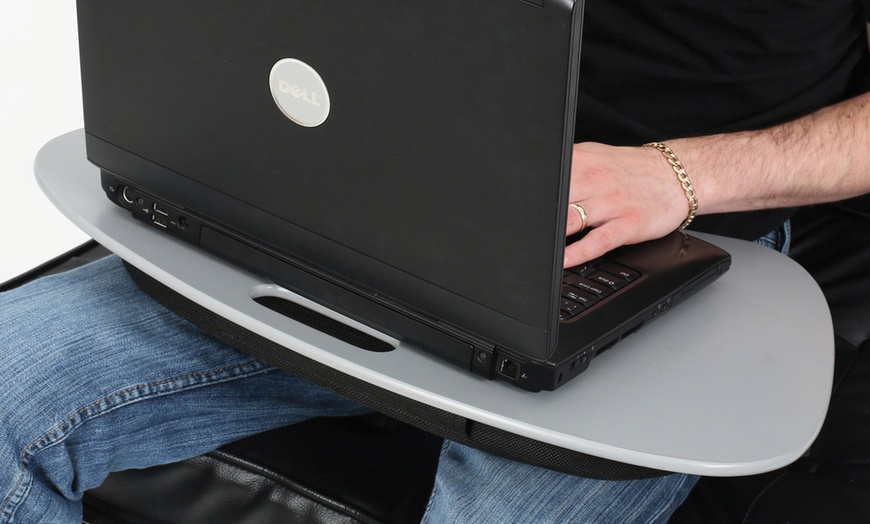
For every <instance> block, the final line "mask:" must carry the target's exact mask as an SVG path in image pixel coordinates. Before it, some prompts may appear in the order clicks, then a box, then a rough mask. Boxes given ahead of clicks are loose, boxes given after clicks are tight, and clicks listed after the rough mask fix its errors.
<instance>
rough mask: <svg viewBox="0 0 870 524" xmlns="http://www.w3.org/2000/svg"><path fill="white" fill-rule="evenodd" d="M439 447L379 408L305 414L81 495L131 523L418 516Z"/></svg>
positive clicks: (118, 476) (400, 519)
mask: <svg viewBox="0 0 870 524" xmlns="http://www.w3.org/2000/svg"><path fill="white" fill-rule="evenodd" d="M440 449H441V439H439V438H437V437H434V436H432V435H430V434H428V433H425V432H423V431H420V430H417V429H415V428H412V427H411V426H408V425H406V424H403V423H400V422H396V421H395V420H392V419H389V418H387V417H385V416H382V415H377V414H374V415H366V416H362V417H349V418H320V419H313V420H310V421H307V422H304V423H302V424H297V425H294V426H290V427H286V428H281V429H277V430H274V431H269V432H266V433H261V434H259V435H254V436H252V437H249V438H247V439H244V440H241V441H239V442H236V443H233V444H230V445H228V446H226V447H224V448H222V449H220V450H217V451H215V452H212V453H208V454H206V455H203V456H200V457H196V458H193V459H190V460H186V461H183V462H178V463H175V464H168V465H165V466H159V467H152V468H148V469H145V470H132V471H125V472H120V473H115V474H113V475H111V476H110V477H109V479H108V481H106V482H105V483H104V484H103V485H102V486H101V487H99V488H97V489H95V490H92V491H90V492H89V493H88V495H87V498H86V501H87V502H88V503H89V504H92V505H96V506H98V507H99V508H100V509H101V510H103V511H104V512H106V513H108V514H111V515H114V516H115V517H116V518H119V519H120V520H121V521H122V522H131V523H138V522H148V523H153V524H158V523H166V524H181V523H183V524H213V523H218V522H219V523H251V524H254V523H256V524H261V523H271V522H293V523H310V524H324V523H329V524H333V523H356V522H363V523H410V522H419V521H420V518H421V517H422V515H423V511H424V510H425V507H426V503H427V501H428V499H429V494H430V492H431V490H432V484H433V481H434V478H435V469H436V467H437V464H438V456H439V452H440Z"/></svg>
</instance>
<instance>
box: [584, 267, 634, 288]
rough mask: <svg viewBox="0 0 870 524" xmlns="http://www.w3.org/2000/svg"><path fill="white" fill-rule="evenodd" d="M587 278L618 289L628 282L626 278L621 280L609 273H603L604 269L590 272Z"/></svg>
mask: <svg viewBox="0 0 870 524" xmlns="http://www.w3.org/2000/svg"><path fill="white" fill-rule="evenodd" d="M589 280H591V281H593V282H598V283H599V284H604V285H605V286H607V287H609V288H611V289H619V288H621V287H622V286H625V285H626V284H628V280H623V279H621V278H619V277H617V276H615V275H612V274H610V273H605V272H604V271H596V272H595V273H592V274H591V275H589Z"/></svg>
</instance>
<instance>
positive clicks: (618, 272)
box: [599, 261, 640, 282]
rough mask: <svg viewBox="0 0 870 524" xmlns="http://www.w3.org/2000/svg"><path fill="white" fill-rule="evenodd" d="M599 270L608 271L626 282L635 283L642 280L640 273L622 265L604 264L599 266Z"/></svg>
mask: <svg viewBox="0 0 870 524" xmlns="http://www.w3.org/2000/svg"><path fill="white" fill-rule="evenodd" d="M599 269H601V270H603V271H607V272H608V273H610V274H611V275H615V276H618V277H620V278H622V279H624V280H627V281H628V282H633V281H635V280H637V279H638V278H640V273H638V272H637V271H635V270H633V269H631V268H628V267H625V266H623V265H621V264H617V263H615V262H610V261H608V262H604V263H603V264H601V266H599Z"/></svg>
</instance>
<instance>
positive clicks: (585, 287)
mask: <svg viewBox="0 0 870 524" xmlns="http://www.w3.org/2000/svg"><path fill="white" fill-rule="evenodd" d="M566 283H567V284H568V285H569V286H572V287H576V288H577V289H580V290H581V291H585V292H587V293H591V294H592V295H593V296H596V297H598V298H604V297H606V296H609V295H611V294H612V293H613V289H612V288H609V287H607V286H605V285H603V284H601V283H598V282H595V281H592V280H589V279H588V278H572V279H566Z"/></svg>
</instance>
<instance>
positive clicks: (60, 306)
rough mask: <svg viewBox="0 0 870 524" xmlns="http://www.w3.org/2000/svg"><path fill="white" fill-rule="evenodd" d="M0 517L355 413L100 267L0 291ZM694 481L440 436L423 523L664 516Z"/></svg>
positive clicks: (11, 518) (72, 514)
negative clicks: (540, 460) (599, 472)
mask: <svg viewBox="0 0 870 524" xmlns="http://www.w3.org/2000/svg"><path fill="white" fill-rule="evenodd" d="M0 399H2V400H0V402H2V403H0V414H2V415H0V416H2V419H0V523H10V522H18V523H24V524H36V523H51V524H61V523H79V522H80V519H81V513H82V507H81V502H80V500H81V497H82V494H83V492H84V491H85V490H87V489H89V488H93V487H96V486H98V485H100V484H101V483H102V482H103V480H104V479H105V477H106V476H107V475H108V474H109V473H110V472H112V471H118V470H123V469H128V468H144V467H148V466H153V465H157V464H164V463H169V462H173V461H178V460H182V459H185V458H188V457H192V456H196V455H199V454H202V453H205V452H208V451H210V450H213V449H215V448H217V447H219V446H221V445H223V444H225V443H228V442H231V441H233V440H237V439H240V438H243V437H245V436H248V435H251V434H254V433H258V432H262V431H265V430H268V429H272V428H276V427H279V426H283V425H287V424H292V423H295V422H300V421H302V420H305V419H308V418H311V417H314V416H322V415H330V416H342V415H353V414H360V413H364V412H366V411H367V409H366V408H363V407H361V406H359V405H357V404H354V403H353V402H351V401H349V400H347V399H344V398H342V397H340V396H338V395H336V394H334V393H331V392H329V391H327V390H324V389H322V388H320V387H317V386H315V385H312V384H311V383H309V382H306V381H304V380H302V379H300V378H297V377H295V376H293V375H290V374H288V373H285V372H283V371H281V370H277V369H274V368H272V367H270V366H269V365H267V364H265V363H263V362H260V361H258V360H256V359H253V358H251V357H249V356H247V355H244V354H241V353H239V352H237V351H235V350H233V349H232V348H230V347H227V346H225V345H223V344H221V343H219V342H217V341H216V340H214V339H212V338H211V337H209V336H208V335H207V334H205V333H203V332H201V331H199V330H198V329H197V328H195V327H193V326H192V325H190V324H188V323H187V322H186V321H184V320H182V319H181V318H179V317H177V316H176V315H174V314H172V313H171V312H169V311H167V310H166V309H164V308H163V307H162V306H160V305H158V304H157V303H156V302H154V301H152V300H151V299H150V298H149V297H148V296H147V295H144V294H143V293H142V292H141V291H139V290H138V288H137V287H136V286H135V284H133V283H132V281H131V280H130V279H129V277H128V276H127V274H126V271H125V270H124V269H123V267H122V265H121V263H120V261H119V260H118V259H117V258H115V257H109V258H106V259H103V260H101V261H98V262H95V263H92V264H89V265H87V266H84V267H82V268H79V269H76V270H73V271H70V272H67V273H64V274H61V275H56V276H53V277H48V278H44V279H41V280H38V281H36V282H33V283H31V284H29V285H27V286H24V287H22V288H19V289H16V290H13V291H10V292H8V293H4V294H0ZM696 480H697V479H696V477H693V476H688V475H677V474H675V475H667V476H663V477H660V478H653V479H645V480H636V481H615V482H609V481H608V482H606V481H599V480H592V479H586V478H581V477H576V476H571V475H565V474H560V473H556V472H553V471H550V470H546V469H541V468H536V467H533V466H528V465H524V464H520V463H517V462H514V461H510V460H507V459H503V458H499V457H496V456H492V455H489V454H486V453H484V452H481V451H478V450H475V449H471V448H468V447H466V446H463V445H460V444H457V443H454V442H445V444H444V447H443V449H442V454H441V460H440V463H439V467H438V472H437V476H436V481H435V488H434V489H433V492H432V496H431V499H430V502H429V505H428V507H427V510H426V515H425V518H424V521H425V522H429V523H463V524H467V523H478V522H479V523H510V522H523V523H535V522H558V523H567V522H595V523H608V522H614V523H626V522H631V523H639V522H665V521H667V519H668V517H669V515H670V514H671V512H672V511H673V510H674V509H675V508H676V507H677V506H678V505H679V504H680V503H681V502H682V501H683V500H684V498H685V497H686V496H687V494H688V492H689V491H690V490H691V488H692V486H693V485H694V483H695V482H696Z"/></svg>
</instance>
